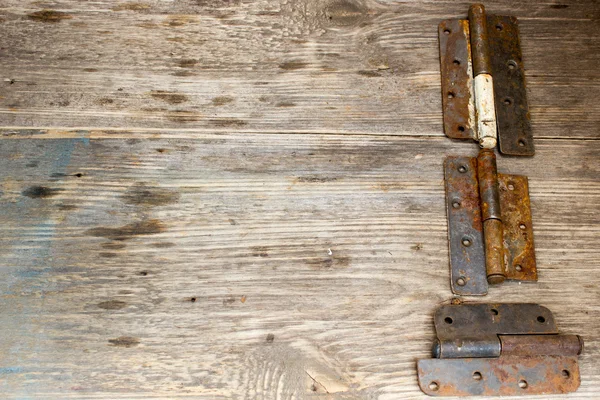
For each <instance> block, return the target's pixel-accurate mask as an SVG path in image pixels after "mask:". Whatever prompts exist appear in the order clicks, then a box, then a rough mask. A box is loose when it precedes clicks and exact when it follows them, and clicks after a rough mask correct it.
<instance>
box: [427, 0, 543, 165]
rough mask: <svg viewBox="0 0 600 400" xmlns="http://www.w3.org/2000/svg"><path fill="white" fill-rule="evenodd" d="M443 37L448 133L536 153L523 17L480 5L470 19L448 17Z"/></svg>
mask: <svg viewBox="0 0 600 400" xmlns="http://www.w3.org/2000/svg"><path fill="white" fill-rule="evenodd" d="M439 39H440V66H441V75H442V103H443V109H444V131H445V133H446V136H448V137H450V138H455V139H473V140H476V141H478V142H479V144H480V146H481V147H483V148H495V147H496V144H498V147H499V150H500V152H501V153H503V154H507V155H520V156H532V155H533V154H534V148H533V138H532V134H531V125H530V121H529V106H528V105H527V94H526V90H525V78H524V70H523V61H522V57H521V45H520V43H519V27H518V24H517V19H516V18H515V17H509V16H502V15H486V14H485V9H484V7H483V5H481V4H474V5H472V6H471V7H470V8H469V17H468V19H466V20H463V19H449V20H445V21H442V22H441V23H440V25H439Z"/></svg>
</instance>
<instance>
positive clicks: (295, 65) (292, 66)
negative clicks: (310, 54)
mask: <svg viewBox="0 0 600 400" xmlns="http://www.w3.org/2000/svg"><path fill="white" fill-rule="evenodd" d="M307 66H308V63H305V62H301V61H287V62H284V63H281V64H279V68H280V69H282V70H284V71H296V70H298V69H302V68H306V67H307Z"/></svg>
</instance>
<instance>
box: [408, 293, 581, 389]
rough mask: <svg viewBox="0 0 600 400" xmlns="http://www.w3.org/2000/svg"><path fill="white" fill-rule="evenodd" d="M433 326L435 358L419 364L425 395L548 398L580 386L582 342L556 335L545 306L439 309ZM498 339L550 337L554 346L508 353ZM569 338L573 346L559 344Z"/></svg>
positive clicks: (471, 305) (477, 305)
mask: <svg viewBox="0 0 600 400" xmlns="http://www.w3.org/2000/svg"><path fill="white" fill-rule="evenodd" d="M434 325H435V330H436V334H437V342H436V343H437V346H436V347H434V349H436V350H434V356H435V357H437V358H433V359H425V360H419V361H418V363H417V370H418V379H419V386H420V387H421V390H422V391H423V392H425V393H426V394H428V395H431V396H474V395H484V396H494V395H504V396H511V395H530V394H550V393H567V392H572V391H575V390H577V388H578V387H579V384H580V374H579V367H578V364H577V354H579V353H580V352H581V349H582V348H583V341H581V338H580V337H575V336H574V335H566V336H563V335H558V328H557V326H556V323H555V321H554V317H553V315H552V312H551V311H550V310H549V309H547V308H546V307H543V306H540V305H537V304H528V303H467V304H458V305H443V306H441V307H439V308H438V309H437V310H436V312H435V315H434ZM502 335H510V336H508V337H510V338H512V340H513V341H515V340H517V341H521V340H524V341H525V343H533V344H535V343H538V342H537V341H539V340H540V339H539V338H550V339H553V340H552V343H553V344H554V345H555V347H554V348H550V347H551V346H548V348H547V347H545V346H543V345H542V346H535V347H537V348H536V350H535V351H534V352H529V353H528V354H525V353H522V352H519V351H521V350H517V352H515V351H514V348H513V352H512V353H510V349H505V348H504V345H503V344H502V345H501V343H504V342H503V341H502V339H501V338H503V337H506V336H502ZM569 336H570V337H569ZM514 338H517V339H514ZM529 338H532V339H531V340H530V339H529ZM573 338H575V339H574V341H575V347H571V346H570V345H568V346H567V345H562V344H564V343H568V340H572V339H573ZM554 339H555V340H554ZM563 339H565V341H563ZM578 342H579V343H580V346H581V347H579V348H578V347H577V344H578ZM545 343H550V342H548V341H545ZM571 343H572V342H571ZM495 346H496V347H495ZM524 347H525V348H529V346H527V345H525V346H524ZM568 347H570V350H569V349H567V348H568ZM536 352H538V353H537V354H534V353H536Z"/></svg>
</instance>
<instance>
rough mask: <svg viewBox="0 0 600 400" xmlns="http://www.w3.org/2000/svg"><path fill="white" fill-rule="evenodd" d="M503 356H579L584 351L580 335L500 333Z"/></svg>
mask: <svg viewBox="0 0 600 400" xmlns="http://www.w3.org/2000/svg"><path fill="white" fill-rule="evenodd" d="M499 337H500V343H501V346H502V350H501V354H502V355H503V356H522V357H528V356H577V355H579V354H581V353H582V351H583V339H582V338H581V336H579V335H499Z"/></svg>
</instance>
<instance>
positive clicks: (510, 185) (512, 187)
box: [506, 183, 515, 190]
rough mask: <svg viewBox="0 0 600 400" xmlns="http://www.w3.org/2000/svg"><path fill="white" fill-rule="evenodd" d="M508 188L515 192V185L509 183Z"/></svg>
mask: <svg viewBox="0 0 600 400" xmlns="http://www.w3.org/2000/svg"><path fill="white" fill-rule="evenodd" d="M506 188H507V189H508V190H515V185H513V184H512V183H509V184H508V185H506Z"/></svg>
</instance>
